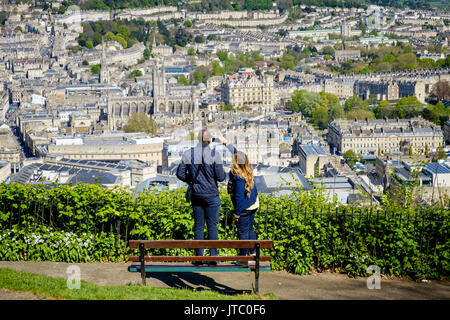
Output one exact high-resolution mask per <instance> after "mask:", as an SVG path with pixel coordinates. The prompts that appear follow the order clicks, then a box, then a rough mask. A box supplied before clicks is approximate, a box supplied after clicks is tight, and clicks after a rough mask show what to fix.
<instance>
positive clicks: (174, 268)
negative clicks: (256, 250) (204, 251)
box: [128, 263, 271, 273]
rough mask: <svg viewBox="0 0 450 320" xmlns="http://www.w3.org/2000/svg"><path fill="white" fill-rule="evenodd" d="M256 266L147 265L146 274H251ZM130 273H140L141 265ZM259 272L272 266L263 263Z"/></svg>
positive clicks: (131, 268) (132, 268) (133, 266)
mask: <svg viewBox="0 0 450 320" xmlns="http://www.w3.org/2000/svg"><path fill="white" fill-rule="evenodd" d="M254 269H255V267H254V266H248V267H245V266H236V265H233V264H219V265H218V266H193V265H189V264H184V265H183V264H181V265H177V264H174V263H171V264H164V265H145V272H148V273H152V272H234V271H244V272H250V271H254ZM128 271H130V272H140V271H141V266H140V265H131V266H129V267H128ZM259 271H271V268H270V264H266V263H263V264H261V266H260V270H259Z"/></svg>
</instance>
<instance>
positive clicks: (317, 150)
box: [300, 145, 328, 155]
mask: <svg viewBox="0 0 450 320" xmlns="http://www.w3.org/2000/svg"><path fill="white" fill-rule="evenodd" d="M300 149H302V150H303V152H305V153H306V154H320V155H327V154H328V153H327V152H326V151H325V150H324V149H323V148H322V147H321V146H315V145H303V146H300Z"/></svg>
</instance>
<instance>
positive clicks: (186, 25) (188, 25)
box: [184, 20, 192, 28]
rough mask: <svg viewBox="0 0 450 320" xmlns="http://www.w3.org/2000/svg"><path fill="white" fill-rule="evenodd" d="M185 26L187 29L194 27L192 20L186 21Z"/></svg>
mask: <svg viewBox="0 0 450 320" xmlns="http://www.w3.org/2000/svg"><path fill="white" fill-rule="evenodd" d="M184 26H185V27H186V28H190V27H192V22H191V20H186V21H185V22H184Z"/></svg>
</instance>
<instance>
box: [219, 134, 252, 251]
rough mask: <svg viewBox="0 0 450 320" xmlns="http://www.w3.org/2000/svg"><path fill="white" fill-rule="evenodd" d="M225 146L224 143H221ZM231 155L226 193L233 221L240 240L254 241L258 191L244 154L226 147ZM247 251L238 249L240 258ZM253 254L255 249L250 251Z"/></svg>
mask: <svg viewBox="0 0 450 320" xmlns="http://www.w3.org/2000/svg"><path fill="white" fill-rule="evenodd" d="M223 143H224V144H225V145H226V141H223ZM227 147H228V149H230V151H231V152H232V154H233V164H232V165H231V169H230V172H229V185H228V193H230V195H231V201H232V202H233V206H234V210H235V213H234V221H235V222H236V226H237V230H238V234H239V239H240V240H256V234H255V230H254V229H253V222H254V219H255V213H256V210H257V209H258V207H259V199H258V190H257V188H256V186H255V181H254V177H253V169H252V167H251V166H250V163H249V161H248V157H247V155H246V154H245V153H243V152H240V151H237V150H236V149H235V148H234V147H233V146H232V145H228V146H227ZM248 253H249V249H239V255H240V256H246V255H247V254H248ZM250 254H255V249H254V248H253V249H251V250H250Z"/></svg>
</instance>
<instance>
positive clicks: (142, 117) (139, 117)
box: [123, 111, 158, 134]
mask: <svg viewBox="0 0 450 320" xmlns="http://www.w3.org/2000/svg"><path fill="white" fill-rule="evenodd" d="M157 130H158V127H157V125H156V122H155V121H154V120H153V119H152V118H150V117H149V116H148V115H147V114H146V113H145V112H143V111H138V112H135V113H133V114H131V116H130V118H129V119H128V122H127V124H126V125H125V126H124V127H123V131H124V132H127V133H128V132H145V133H150V134H155V133H156V132H157Z"/></svg>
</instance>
